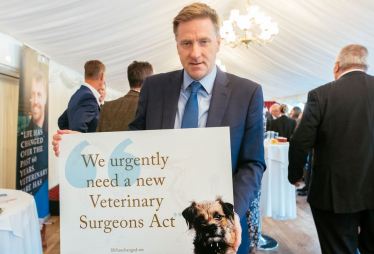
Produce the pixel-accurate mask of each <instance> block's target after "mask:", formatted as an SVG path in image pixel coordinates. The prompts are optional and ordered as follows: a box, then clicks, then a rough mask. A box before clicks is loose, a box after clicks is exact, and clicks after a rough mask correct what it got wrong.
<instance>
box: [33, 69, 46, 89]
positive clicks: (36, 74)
mask: <svg viewBox="0 0 374 254" xmlns="http://www.w3.org/2000/svg"><path fill="white" fill-rule="evenodd" d="M32 78H33V79H35V82H36V83H41V84H42V87H43V92H44V93H45V94H47V81H46V80H45V77H44V73H43V72H42V71H41V70H40V69H39V68H35V69H34V70H33V73H32Z"/></svg>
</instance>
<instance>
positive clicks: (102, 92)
mask: <svg viewBox="0 0 374 254" xmlns="http://www.w3.org/2000/svg"><path fill="white" fill-rule="evenodd" d="M98 92H99V94H100V95H101V96H100V98H99V101H100V103H101V102H103V101H104V99H105V95H106V85H104V86H102V87H101V88H100V89H99V91H98Z"/></svg>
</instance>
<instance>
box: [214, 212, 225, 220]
mask: <svg viewBox="0 0 374 254" xmlns="http://www.w3.org/2000/svg"><path fill="white" fill-rule="evenodd" d="M222 217H223V216H222V215H220V214H219V213H216V214H215V215H214V218H215V219H217V220H222Z"/></svg>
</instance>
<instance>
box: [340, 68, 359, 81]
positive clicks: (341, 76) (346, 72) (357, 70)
mask: <svg viewBox="0 0 374 254" xmlns="http://www.w3.org/2000/svg"><path fill="white" fill-rule="evenodd" d="M352 71H362V72H364V71H363V70H361V69H353V70H349V71H346V72H344V73H343V74H342V75H340V76H339V78H338V79H340V78H341V77H342V76H343V75H345V74H347V73H350V72H352Z"/></svg>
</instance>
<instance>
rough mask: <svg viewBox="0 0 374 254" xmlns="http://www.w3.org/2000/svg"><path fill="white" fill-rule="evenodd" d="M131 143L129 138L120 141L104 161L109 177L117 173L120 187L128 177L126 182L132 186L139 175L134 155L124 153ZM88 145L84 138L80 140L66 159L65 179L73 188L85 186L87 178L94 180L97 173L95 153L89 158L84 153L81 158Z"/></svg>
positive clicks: (113, 177)
mask: <svg viewBox="0 0 374 254" xmlns="http://www.w3.org/2000/svg"><path fill="white" fill-rule="evenodd" d="M132 143H133V142H132V141H131V140H130V139H126V140H125V141H123V142H121V143H120V144H119V145H118V146H117V147H116V148H115V149H114V150H113V152H112V154H111V155H110V158H109V160H108V161H106V164H107V165H108V175H109V179H110V180H112V179H115V178H116V175H117V179H118V185H119V186H120V187H126V186H125V182H126V181H125V179H128V180H127V181H128V183H129V184H130V185H131V186H132V185H133V184H134V183H135V181H136V179H138V178H139V176H140V163H139V161H136V162H135V156H134V155H132V154H129V153H125V149H126V148H127V147H128V146H129V145H131V144H132ZM89 145H90V144H89V143H88V142H87V141H86V140H85V141H82V142H81V143H79V144H78V145H77V146H76V147H75V148H74V149H73V150H72V151H71V152H70V154H69V156H68V158H67V160H66V164H65V176H66V180H67V181H68V182H69V183H70V185H72V186H73V187H75V188H85V187H87V180H95V178H96V175H97V168H96V166H94V162H95V161H96V163H97V160H98V158H97V157H96V155H95V154H93V155H91V158H90V157H89V156H88V155H85V154H84V155H83V156H84V159H83V158H82V151H83V149H84V148H85V147H87V146H89ZM86 164H87V165H86Z"/></svg>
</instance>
